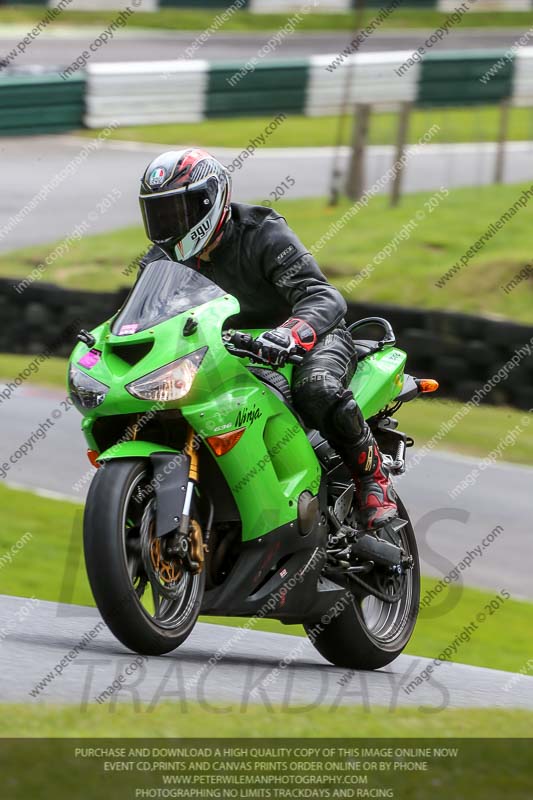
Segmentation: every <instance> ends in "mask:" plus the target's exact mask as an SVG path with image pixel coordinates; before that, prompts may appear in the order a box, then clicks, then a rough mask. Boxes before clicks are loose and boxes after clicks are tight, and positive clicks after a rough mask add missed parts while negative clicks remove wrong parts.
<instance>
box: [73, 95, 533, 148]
mask: <svg viewBox="0 0 533 800" xmlns="http://www.w3.org/2000/svg"><path fill="white" fill-rule="evenodd" d="M271 120H272V118H271V117H238V118H234V119H209V120H205V121H204V122H202V123H200V124H199V123H181V124H178V123H176V124H170V125H136V126H130V127H120V128H116V129H115V130H114V131H113V133H112V134H111V136H110V137H109V138H110V139H117V140H127V141H136V142H149V143H154V142H158V143H160V144H168V145H171V146H172V147H176V146H177V145H183V146H187V145H196V146H201V147H235V148H239V149H240V148H242V147H245V146H246V145H247V144H248V142H249V141H250V140H251V139H254V138H255V137H256V136H257V135H258V133H260V132H261V131H263V130H264V129H265V127H266V126H267V125H268V124H269V122H271ZM499 121H500V110H499V108H498V107H497V106H480V107H477V106H476V107H470V108H450V109H442V108H428V109H416V110H415V111H413V113H412V115H411V120H410V123H409V135H408V141H409V142H411V143H416V142H418V141H419V140H420V139H421V137H422V136H423V135H424V133H425V132H426V131H427V130H428V129H429V128H430V127H431V126H432V125H433V124H437V125H438V126H439V131H438V132H437V133H436V134H435V136H434V137H433V138H432V140H431V141H432V143H433V144H442V143H446V142H494V141H496V140H497V138H498V126H499ZM338 124H339V122H338V117H317V118H315V117H304V116H300V115H288V116H287V118H286V120H285V121H284V122H283V124H282V125H280V126H279V128H277V129H276V131H275V133H274V134H273V135H272V136H270V137H268V139H266V140H265V144H264V147H328V146H331V145H333V144H336V143H337V136H338ZM397 126H398V115H397V114H395V113H392V112H386V113H375V114H373V115H372V117H371V120H370V132H369V144H371V145H385V144H394V143H395V141H396V129H397ZM78 133H79V134H81V135H82V136H86V137H88V138H92V137H94V136H95V135H97V134H98V133H99V132H98V131H94V130H90V131H89V130H82V131H78ZM351 137H352V123H351V118H349V119H348V118H347V119H345V120H344V124H343V130H342V139H341V141H342V143H343V144H346V145H347V144H350V142H351ZM532 138H533V110H532V109H530V108H513V109H512V110H511V112H510V115H509V132H508V139H509V140H510V141H529V140H531V139H532Z"/></svg>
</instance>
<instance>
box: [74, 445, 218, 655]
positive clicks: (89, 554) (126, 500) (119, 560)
mask: <svg viewBox="0 0 533 800" xmlns="http://www.w3.org/2000/svg"><path fill="white" fill-rule="evenodd" d="M147 481H148V462H147V461H145V460H140V459H116V460H115V461H109V462H107V463H106V465H105V468H103V469H100V470H99V471H98V472H97V473H96V475H95V477H94V479H93V482H92V484H91V487H90V490H89V494H88V497H87V503H86V506H85V514H84V523H83V543H84V552H85V564H86V568H87V575H88V577H89V583H90V586H91V590H92V593H93V596H94V599H95V602H96V605H97V607H98V610H99V611H100V614H101V615H102V617H103V619H104V621H105V622H106V624H107V625H108V627H109V628H110V630H111V631H112V633H113V634H114V635H115V636H116V637H117V639H119V641H121V642H122V644H123V645H125V646H126V647H128V648H129V649H130V650H133V651H134V652H137V653H141V654H142V655H154V656H157V655H162V654H163V653H169V652H170V651H172V650H175V649H176V647H179V646H180V645H181V644H182V643H183V642H184V641H185V639H186V638H187V637H188V636H189V634H190V633H191V631H192V629H193V627H194V625H195V623H196V620H197V618H198V615H199V613H200V606H201V603H202V599H203V594H204V586H205V570H202V572H200V573H199V574H197V575H194V576H193V575H191V574H190V573H186V572H185V571H184V572H183V573H182V577H181V578H180V582H179V583H180V584H181V581H184V586H183V591H182V592H181V594H182V595H183V599H181V598H180V600H179V602H180V604H181V605H183V608H181V606H177V605H176V603H174V606H172V604H171V601H170V600H163V604H162V606H161V610H162V613H161V618H160V619H157V617H156V615H154V614H151V613H150V612H149V611H148V610H147V609H146V608H145V607H144V606H143V604H142V603H141V597H144V594H143V593H144V591H145V589H148V591H150V590H151V584H150V582H149V581H147V580H146V578H147V574H146V571H145V570H144V568H143V564H142V559H141V556H140V552H141V548H140V535H141V534H140V532H139V531H140V521H141V519H144V520H145V522H144V524H145V525H146V516H145V515H146V514H150V512H151V508H150V507H149V503H150V502H152V505H153V498H151V499H149V500H148V501H147V502H145V503H144V506H143V505H141V501H139V500H138V499H137V497H136V496H134V492H136V491H137V487H140V486H142V485H143V482H145V483H146V482H147ZM148 497H150V495H148ZM135 515H136V517H137V522H138V524H137V526H136V527H135V525H134V524H133V522H134V521H135V519H134V520H131V519H130V517H131V516H135ZM128 523H130V525H129V527H128ZM138 543H139V544H138ZM137 551H138V554H139V555H138V558H137V559H136V553H137ZM143 582H144V586H143ZM141 587H143V588H142V591H141ZM165 603H166V605H165ZM154 607H155V601H154ZM174 607H175V611H174ZM164 613H166V617H165V616H164Z"/></svg>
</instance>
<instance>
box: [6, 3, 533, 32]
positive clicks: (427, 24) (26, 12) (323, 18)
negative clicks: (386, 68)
mask: <svg viewBox="0 0 533 800" xmlns="http://www.w3.org/2000/svg"><path fill="white" fill-rule="evenodd" d="M222 10H223V9H213V10H211V11H209V10H205V9H196V8H194V6H193V2H192V0H191V7H190V8H188V9H161V10H159V11H157V12H141V11H137V12H136V13H135V14H133V15H132V16H131V17H130V18H129V20H128V27H129V28H160V29H165V30H176V31H186V30H193V31H203V30H204V29H205V28H208V27H209V26H210V25H212V23H213V18H214V17H215V16H216V15H217V14H218V13H220V12H221V11H222ZM377 12H378V9H374V10H368V11H366V12H365V14H364V24H366V23H367V22H369V21H370V20H372V19H374V17H375V16H376V14H377ZM43 16H44V11H43V8H42V6H39V5H34V6H24V7H21V6H19V5H11V6H9V5H8V6H6V7H5V8H4V7H2V17H1V22H2V24H27V25H28V26H31V25H32V24H34V23H36V22H38V21H39V20H41V19H42V18H43ZM448 16H449V15H448V14H445V13H439V12H436V11H432V10H427V9H419V8H411V9H398V10H397V11H395V12H394V14H391V16H390V17H389V18H388V19H387V20H385V21H384V22H383V24H382V25H381V26H380V32H382V31H388V30H394V29H396V28H402V29H404V28H427V29H428V30H429V29H433V28H437V27H439V26H440V25H442V23H443V22H444V21H445V20H446V19H447V18H448ZM115 18H116V12H114V11H63V12H62V14H61V17H60V18H58V21H57V22H56V25H58V24H59V25H76V26H79V25H101V26H102V27H106V26H107V25H109V24H110V23H111V22H112V21H113V20H114V19H115ZM286 23H287V15H286V14H251V13H249V12H247V11H238V12H236V13H235V14H233V15H232V16H231V17H230V19H229V20H228V21H227V22H225V23H224V24H223V25H222V27H221V30H222V31H225V32H229V31H242V32H243V33H246V32H249V33H253V32H261V31H264V32H275V31H277V30H279V29H280V28H282V27H283V26H284V25H286ZM354 24H355V15H354V14H353V13H352V14H349V13H348V14H347V13H343V14H334V13H332V14H323V13H313V14H306V15H305V16H304V18H303V20H302V21H301V23H300V24H299V25H298V31H323V30H324V31H326V30H330V31H346V32H347V34H348V33H349V32H351V31H353V28H354ZM531 24H533V13H531V12H530V11H525V12H480V13H476V14H466V15H465V16H463V18H462V20H461V27H462V28H485V27H517V28H523V29H524V30H525V29H526V26H527V27H529V26H530V25H531Z"/></svg>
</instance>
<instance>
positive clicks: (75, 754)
mask: <svg viewBox="0 0 533 800" xmlns="http://www.w3.org/2000/svg"><path fill="white" fill-rule="evenodd" d="M532 743H533V739H46V740H45V739H3V740H1V745H0V782H1V787H2V788H1V790H0V796H1V797H2V798H3V800H28V798H38V799H39V800H41V798H42V799H43V800H48V798H50V800H63V799H64V800H67V798H68V800H78V798H80V799H81V800H93V798H94V800H101V798H112V800H126V798H127V800H160V799H161V798H165V799H166V798H172V799H173V798H187V800H194V798H217V800H218V799H219V798H220V800H223V799H224V798H229V799H230V800H231V798H236V799H237V798H269V800H277V798H290V800H293V798H327V799H328V800H332V799H333V798H354V799H357V798H400V799H403V798H409V800H426V799H427V798H431V800H444V798H446V800H461V799H462V798H464V800H477V798H480V800H481V798H482V799H483V800H498V798H502V800H504V799H505V800H531V798H533V760H532V754H533V753H532V750H533V748H532Z"/></svg>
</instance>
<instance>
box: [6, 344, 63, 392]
mask: <svg viewBox="0 0 533 800" xmlns="http://www.w3.org/2000/svg"><path fill="white" fill-rule="evenodd" d="M32 358H33V356H28V355H22V354H19V353H0V380H3V381H12V380H13V379H14V378H16V377H17V376H18V375H20V373H21V372H23V371H24V369H25V368H26V367H27V366H28V362H30V361H31V360H32ZM67 363H68V362H67V359H66V358H54V357H51V358H48V359H47V360H46V361H43V363H42V364H41V365H39V370H38V372H35V373H33V374H32V375H31V377H30V378H28V385H30V386H47V387H51V388H55V389H65V388H66V378H67Z"/></svg>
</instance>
